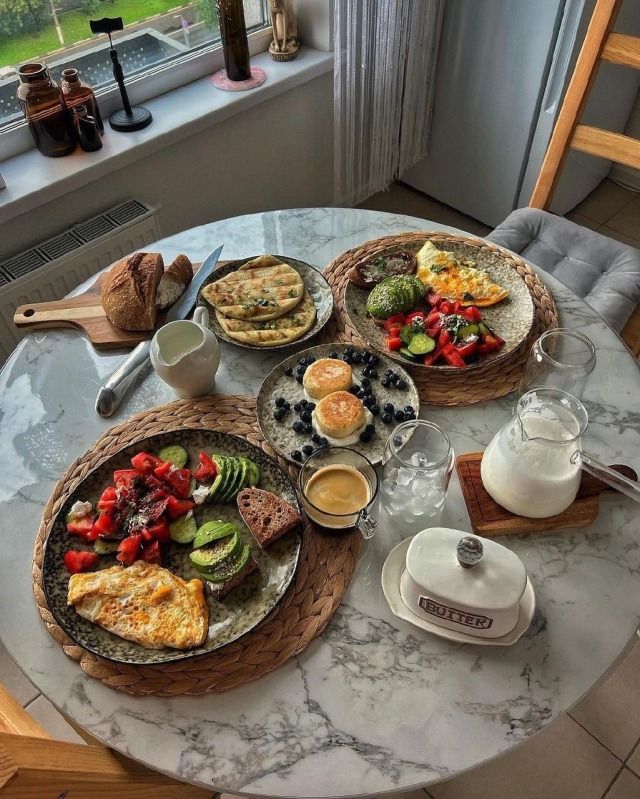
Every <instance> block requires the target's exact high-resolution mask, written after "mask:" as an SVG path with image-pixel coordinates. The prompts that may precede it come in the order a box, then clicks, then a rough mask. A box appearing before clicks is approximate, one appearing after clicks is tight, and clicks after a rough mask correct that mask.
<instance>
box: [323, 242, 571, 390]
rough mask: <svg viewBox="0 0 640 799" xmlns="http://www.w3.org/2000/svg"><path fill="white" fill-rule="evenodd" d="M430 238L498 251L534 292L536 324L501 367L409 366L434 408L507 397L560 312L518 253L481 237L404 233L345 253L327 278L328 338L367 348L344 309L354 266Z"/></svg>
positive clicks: (331, 266)
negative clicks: (330, 314)
mask: <svg viewBox="0 0 640 799" xmlns="http://www.w3.org/2000/svg"><path fill="white" fill-rule="evenodd" d="M426 239H430V240H431V241H433V243H434V244H435V245H436V246H440V245H443V247H445V248H446V246H447V245H448V244H465V245H467V246H470V247H476V248H477V249H478V251H479V252H487V253H492V254H496V253H498V254H499V255H500V256H501V258H502V259H503V261H504V262H505V263H506V264H507V265H508V266H511V267H512V268H513V269H515V270H516V271H517V273H518V274H519V275H520V276H521V277H522V279H523V280H524V281H525V283H526V285H527V288H528V289H529V291H530V292H531V297H532V299H533V304H534V309H535V313H534V321H533V326H532V328H531V332H530V333H529V336H528V337H527V339H526V340H525V341H524V342H523V343H522V345H521V346H520V347H518V349H516V350H514V352H513V353H512V354H511V355H510V356H509V357H508V358H504V359H502V360H500V361H498V362H497V363H495V364H494V363H488V364H487V366H486V368H482V367H476V368H474V369H472V370H467V371H465V370H460V373H459V374H458V373H456V372H448V373H446V374H442V373H441V372H439V371H438V370H436V369H433V370H430V369H425V368H421V367H416V366H411V365H410V364H407V366H406V368H407V371H409V373H410V374H411V376H412V377H413V380H414V382H415V384H416V387H417V389H418V393H419V394H420V399H421V400H422V401H423V402H426V403H430V404H432V405H471V404H473V403H475V402H483V401H485V400H490V399H495V398H496V397H502V396H504V395H505V394H508V393H509V392H510V391H513V390H514V389H516V388H517V386H518V383H519V381H520V375H521V374H522V369H523V367H524V364H525V361H526V360H527V356H528V354H529V350H530V349H531V345H532V344H533V342H534V341H535V340H536V339H537V338H538V337H539V336H540V335H541V334H542V333H543V332H544V331H545V330H550V329H552V328H555V327H558V311H557V308H556V305H555V302H554V300H553V297H552V295H551V292H550V291H549V289H548V288H547V287H546V286H545V285H544V283H542V281H541V280H540V279H539V278H538V276H537V275H536V273H535V272H534V271H533V269H532V268H531V267H530V266H528V265H527V264H526V263H525V262H524V261H523V260H522V258H519V257H518V256H517V255H514V254H513V253H511V252H509V251H508V250H504V249H503V248H502V247H498V246H496V245H495V244H491V243H489V242H487V241H483V240H481V239H474V238H472V237H469V236H453V235H450V234H448V233H438V232H425V233H401V234H398V235H395V236H384V237H383V238H380V239H373V240H371V241H366V242H364V243H363V244H361V245H360V246H358V247H355V248H353V249H351V250H347V251H346V252H344V253H342V255H339V256H338V257H337V258H336V259H335V260H333V261H332V262H331V263H330V264H329V266H328V267H327V269H326V270H325V277H326V278H327V280H328V282H329V285H330V286H331V288H332V290H333V296H334V300H335V303H334V306H335V308H334V314H333V317H332V318H331V320H330V321H329V324H328V325H327V327H326V328H325V331H324V335H323V340H326V341H331V340H335V339H340V340H342V341H348V342H353V343H354V344H358V345H362V344H365V343H366V342H363V341H362V339H361V338H360V337H359V336H358V334H357V333H356V331H355V330H354V329H353V327H352V326H351V324H350V322H349V319H348V317H347V314H346V312H345V308H344V292H345V289H346V286H347V282H348V273H349V271H350V270H351V268H352V267H353V266H354V265H355V264H356V263H358V262H359V261H361V260H363V259H364V258H369V257H371V256H373V255H376V254H377V253H379V252H381V251H382V250H384V249H386V248H387V247H390V246H394V247H401V246H402V245H407V244H411V243H413V242H419V241H425V240H426Z"/></svg>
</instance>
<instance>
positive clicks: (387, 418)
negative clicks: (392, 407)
mask: <svg viewBox="0 0 640 799" xmlns="http://www.w3.org/2000/svg"><path fill="white" fill-rule="evenodd" d="M382 421H383V422H384V424H391V422H393V416H392V415H391V414H390V413H383V414H382Z"/></svg>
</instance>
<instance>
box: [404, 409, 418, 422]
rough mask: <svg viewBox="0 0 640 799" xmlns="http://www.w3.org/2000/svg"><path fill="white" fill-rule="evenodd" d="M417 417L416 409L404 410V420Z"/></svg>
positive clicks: (407, 420) (408, 420)
mask: <svg viewBox="0 0 640 799" xmlns="http://www.w3.org/2000/svg"><path fill="white" fill-rule="evenodd" d="M415 418H416V414H415V411H405V412H404V420H405V422H410V421H411V420H412V419H415Z"/></svg>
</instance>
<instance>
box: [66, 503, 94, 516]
mask: <svg viewBox="0 0 640 799" xmlns="http://www.w3.org/2000/svg"><path fill="white" fill-rule="evenodd" d="M92 511H93V505H92V504H91V503H90V502H81V501H80V500H78V501H77V502H74V503H73V505H72V506H71V510H70V511H69V518H70V519H84V517H85V516H89V515H90V514H91V513H92Z"/></svg>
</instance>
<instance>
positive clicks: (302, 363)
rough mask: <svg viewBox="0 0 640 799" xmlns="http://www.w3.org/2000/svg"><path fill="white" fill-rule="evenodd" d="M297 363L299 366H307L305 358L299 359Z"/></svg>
mask: <svg viewBox="0 0 640 799" xmlns="http://www.w3.org/2000/svg"><path fill="white" fill-rule="evenodd" d="M298 363H299V364H300V366H306V365H307V359H306V358H300V360H299V361H298Z"/></svg>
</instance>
